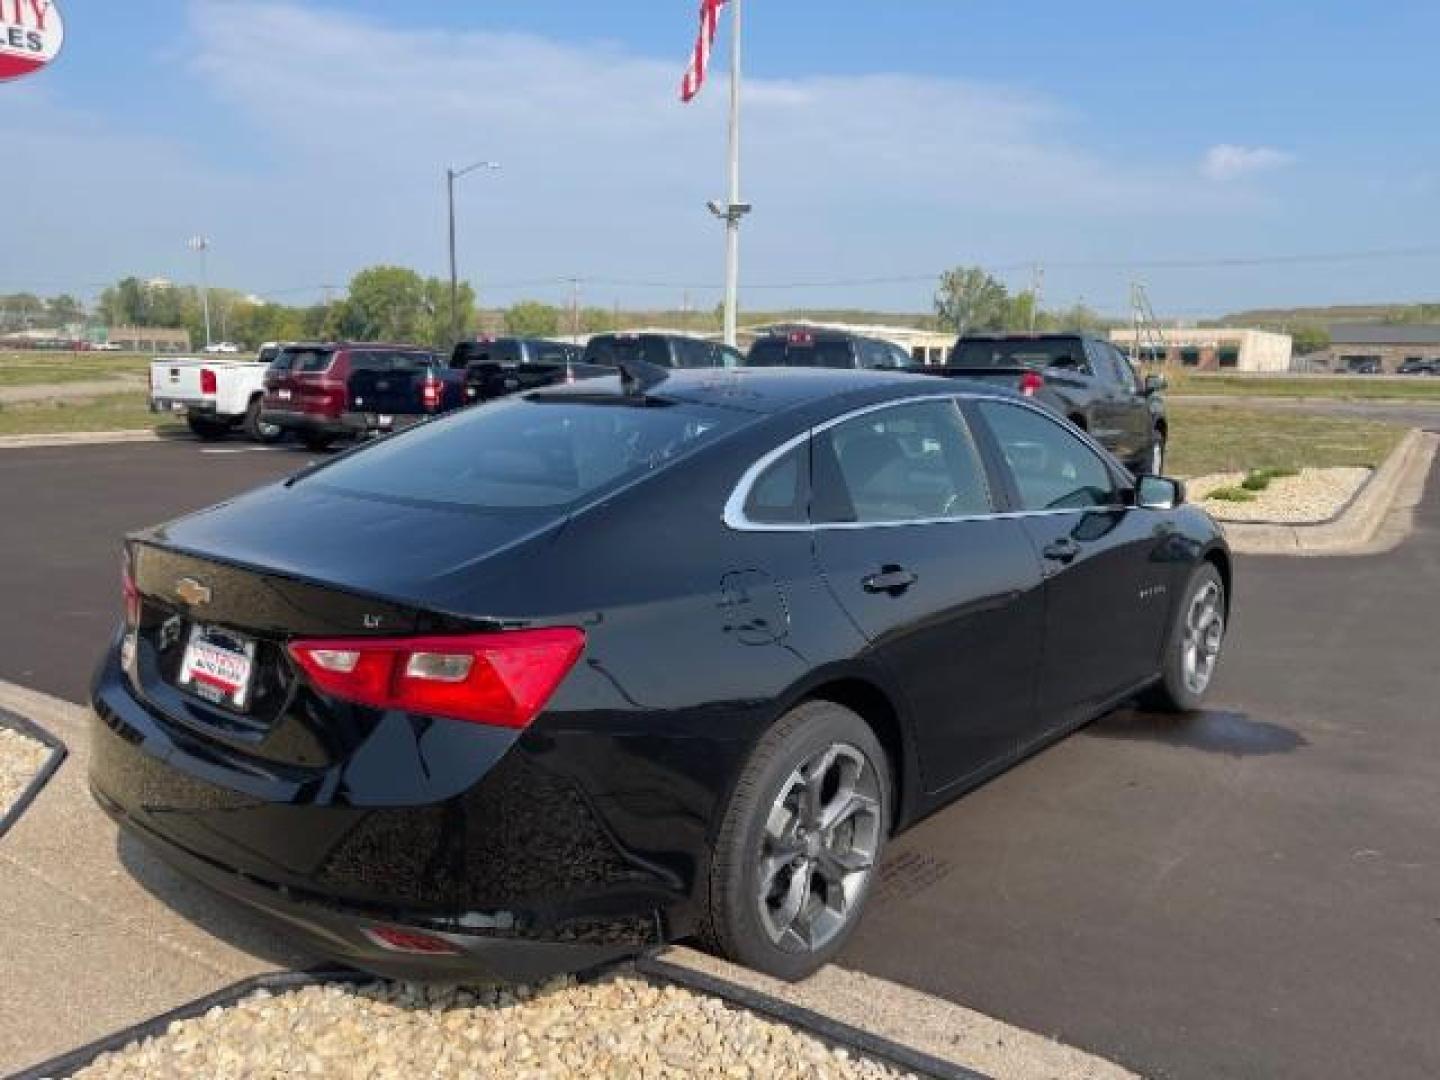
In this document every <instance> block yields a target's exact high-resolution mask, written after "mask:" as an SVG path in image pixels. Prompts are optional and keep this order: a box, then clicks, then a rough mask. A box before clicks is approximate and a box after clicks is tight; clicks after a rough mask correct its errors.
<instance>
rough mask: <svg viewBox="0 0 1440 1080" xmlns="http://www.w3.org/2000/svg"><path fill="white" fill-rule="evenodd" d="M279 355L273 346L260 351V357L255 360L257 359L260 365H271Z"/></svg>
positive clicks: (278, 351)
mask: <svg viewBox="0 0 1440 1080" xmlns="http://www.w3.org/2000/svg"><path fill="white" fill-rule="evenodd" d="M279 355H280V350H279V349H277V348H275V347H274V346H271V347H270V348H268V349H261V350H260V355H259V356H258V357H257V358H256V359H258V360H259V361H260V363H262V364H273V363H275V359H276V357H278V356H279Z"/></svg>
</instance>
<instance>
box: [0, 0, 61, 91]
mask: <svg viewBox="0 0 1440 1080" xmlns="http://www.w3.org/2000/svg"><path fill="white" fill-rule="evenodd" d="M64 44H65V21H64V20H63V19H62V18H61V17H60V8H59V6H58V4H57V3H56V0H0V82H4V81H5V80H6V79H18V78H20V77H21V76H23V75H31V74H33V73H35V72H37V71H39V70H40V69H41V68H43V67H44V66H45V65H46V64H48V63H50V61H52V60H54V59H55V57H57V56H59V55H60V47H61V46H62V45H64Z"/></svg>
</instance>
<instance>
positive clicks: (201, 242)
mask: <svg viewBox="0 0 1440 1080" xmlns="http://www.w3.org/2000/svg"><path fill="white" fill-rule="evenodd" d="M185 246H186V247H188V248H189V249H190V250H191V251H193V252H196V253H197V254H198V255H199V256H200V304H201V306H202V307H203V308H204V309H205V348H207V349H208V348H210V345H211V341H210V274H209V271H208V269H207V268H206V258H205V253H206V252H207V251H209V250H210V238H209V237H208V236H192V237H191V238H190V239H189V240H188V241H187V242H186V245H185Z"/></svg>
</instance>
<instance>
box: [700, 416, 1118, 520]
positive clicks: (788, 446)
mask: <svg viewBox="0 0 1440 1080" xmlns="http://www.w3.org/2000/svg"><path fill="white" fill-rule="evenodd" d="M924 401H949V402H951V403H953V404H954V405H955V407H956V408H959V407H960V403H961V402H962V401H998V402H1000V403H1001V404H1002V405H1010V406H1013V407H1014V408H1017V409H1028V410H1029V411H1030V412H1033V413H1035V414H1036V415H1037V416H1043V417H1044V418H1045V419H1046V420H1049V421H1050V422H1051V423H1052V424H1054V425H1055V426H1056V427H1058V428H1060V430H1062V431H1064V432H1065V433H1066V434H1067V435H1070V436H1072V437H1074V436H1079V438H1080V441H1081V442H1082V443H1084V444H1085V446H1087V447H1088V448H1089V449H1090V450H1092V451H1093V452H1095V453H1096V454H1097V456H1098V457H1099V458H1100V460H1101V461H1102V462H1103V463H1104V464H1105V467H1106V468H1107V469H1109V470H1110V472H1111V473H1112V474H1113V473H1114V471H1115V470H1114V469H1113V468H1112V467H1111V457H1110V452H1109V451H1108V450H1106V449H1105V448H1104V447H1103V446H1101V445H1100V444H1099V443H1097V442H1096V441H1095V440H1094V439H1093V438H1091V436H1090V434H1089V432H1086V431H1081V430H1080V429H1079V428H1076V427H1074V426H1073V425H1068V426H1067V425H1066V423H1065V422H1064V421H1063V420H1062V418H1060V417H1058V416H1055V415H1054V414H1052V413H1050V412H1047V411H1046V410H1045V409H1042V408H1040V407H1039V406H1038V405H1032V404H1030V403H1029V402H1028V401H1019V400H1016V399H1015V398H1011V397H1004V396H1002V395H1000V394H963V393H962V394H916V395H912V396H911V397H903V398H893V399H892V400H890V401H882V402H879V403H877V404H873V405H865V406H862V407H861V408H858V409H855V410H852V411H851V412H848V413H843V414H841V415H840V416H833V417H831V418H830V419H829V420H826V421H824V422H823V423H820V424H816V425H815V426H814V427H812V428H808V429H807V430H805V431H802V432H801V433H800V434H798V435H794V436H792V437H790V438H789V439H787V440H785V442H783V443H781V444H780V445H779V446H777V447H775V449H773V450H771V451H769V452H768V453H766V454H765V455H764V456H762V457H760V458H759V459H758V460H756V461H755V463H754V464H752V465H751V466H750V467H749V468H748V469H746V470H745V472H744V473H743V474H741V476H740V479H739V481H738V482H737V483H736V484H735V488H734V490H732V491H731V492H730V498H728V499H727V500H725V511H724V513H723V515H722V517H723V519H724V521H725V524H726V525H727V526H728V527H729V528H731V529H733V530H735V531H736V532H773V533H797V532H799V533H814V532H843V531H850V530H855V529H903V528H909V527H910V526H926V525H955V524H958V523H962V522H967V521H1006V520H1010V519H1018V518H1041V517H1059V516H1060V515H1062V514H1104V513H1113V512H1114V511H1117V510H1134V509H1136V508H1135V507H1133V506H1126V505H1124V504H1123V503H1112V504H1110V505H1108V506H1075V507H1070V508H1069V509H1064V510H995V511H993V512H991V513H988V514H965V515H961V516H959V517H941V518H908V519H904V520H900V521H831V522H822V523H820V524H816V523H815V522H804V523H799V522H792V523H765V522H757V521H751V520H750V519H749V518H747V517H746V516H745V504H746V503H747V502H748V501H749V500H750V492H751V490H752V489H753V488H754V486H755V482H756V481H757V480H759V479H760V477H761V476H762V475H763V474H764V472H765V470H766V469H768V468H769V467H770V466H771V465H773V464H775V462H777V461H779V460H780V459H781V458H782V457H784V456H785V455H786V454H788V453H790V451H792V450H794V449H795V448H796V447H798V446H800V445H802V444H803V443H806V442H809V441H810V440H811V439H813V438H814V437H815V436H816V435H821V434H823V433H825V432H826V431H829V430H830V429H831V428H833V427H836V426H838V425H840V424H844V423H847V422H848V421H850V420H854V419H856V418H857V417H861V416H866V415H868V414H870V413H873V412H880V411H881V410H883V409H889V408H894V407H896V406H899V405H913V404H915V403H916V402H924ZM968 426H969V425H968V422H967V427H968ZM971 437H972V438H973V437H974V433H973V432H972V433H971Z"/></svg>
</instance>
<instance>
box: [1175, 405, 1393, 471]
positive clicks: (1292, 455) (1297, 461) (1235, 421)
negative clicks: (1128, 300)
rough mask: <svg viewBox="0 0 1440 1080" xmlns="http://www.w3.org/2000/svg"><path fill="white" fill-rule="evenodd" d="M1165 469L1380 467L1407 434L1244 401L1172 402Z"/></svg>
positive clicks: (1384, 426) (1388, 427)
mask: <svg viewBox="0 0 1440 1080" xmlns="http://www.w3.org/2000/svg"><path fill="white" fill-rule="evenodd" d="M1169 411H1170V431H1171V436H1170V452H1169V460H1168V461H1167V463H1166V466H1165V471H1166V472H1170V473H1174V474H1175V475H1176V476H1202V475H1205V474H1207V473H1217V472H1251V471H1253V470H1256V469H1301V468H1306V467H1307V466H1308V467H1310V468H1331V467H1334V466H1341V465H1364V466H1371V467H1373V466H1377V465H1379V464H1380V463H1381V462H1382V461H1384V460H1385V458H1386V456H1387V455H1388V454H1389V453H1390V451H1391V450H1393V449H1395V446H1396V444H1397V443H1398V442H1399V441H1400V439H1401V437H1403V436H1404V434H1405V428H1404V427H1403V426H1401V425H1398V424H1386V423H1381V422H1378V421H1371V420H1353V419H1348V418H1343V417H1335V416H1313V415H1311V416H1307V415H1305V414H1303V413H1292V412H1290V411H1288V410H1280V409H1265V410H1258V409H1246V408H1245V407H1244V406H1243V405H1233V406H1232V405H1204V404H1187V403H1185V402H1184V401H1172V402H1171V403H1170V406H1169Z"/></svg>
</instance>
